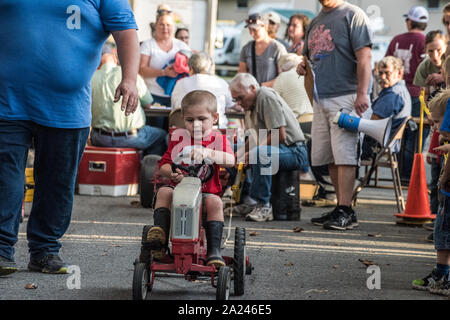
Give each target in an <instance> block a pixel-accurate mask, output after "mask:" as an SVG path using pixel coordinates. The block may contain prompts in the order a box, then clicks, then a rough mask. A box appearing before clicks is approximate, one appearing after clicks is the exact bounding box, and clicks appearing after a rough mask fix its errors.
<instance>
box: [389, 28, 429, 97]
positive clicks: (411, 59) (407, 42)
mask: <svg viewBox="0 0 450 320" xmlns="http://www.w3.org/2000/svg"><path fill="white" fill-rule="evenodd" d="M424 53H425V35H424V34H423V33H421V32H406V33H403V34H399V35H398V36H395V37H394V39H392V41H391V43H390V44H389V47H388V49H387V52H386V56H394V57H397V58H400V59H401V60H402V61H403V67H404V79H405V82H406V87H407V88H408V91H409V94H410V95H411V97H418V96H420V87H417V86H415V85H413V81H414V76H415V75H416V70H417V67H418V66H419V64H420V63H421V62H422V60H423V58H422V55H423V54H424Z"/></svg>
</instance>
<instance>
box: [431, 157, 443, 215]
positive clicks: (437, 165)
mask: <svg viewBox="0 0 450 320" xmlns="http://www.w3.org/2000/svg"><path fill="white" fill-rule="evenodd" d="M440 173H441V162H438V161H437V159H432V160H431V182H430V191H431V193H430V208H431V213H433V214H434V213H437V211H438V207H439V199H438V192H439V189H438V184H439V175H440Z"/></svg>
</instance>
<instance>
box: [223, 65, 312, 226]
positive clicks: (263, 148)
mask: <svg viewBox="0 0 450 320" xmlns="http://www.w3.org/2000/svg"><path fill="white" fill-rule="evenodd" d="M230 90H231V95H232V97H233V99H234V100H235V101H236V104H238V105H240V106H241V107H242V108H243V109H244V110H245V111H246V119H245V127H246V128H247V129H253V130H252V131H253V132H255V133H256V136H257V138H258V140H259V141H257V142H256V144H254V145H253V148H252V143H251V141H252V139H251V138H250V139H248V140H247V142H246V144H245V146H244V147H243V148H241V149H239V150H238V155H240V154H241V155H242V154H244V155H245V164H246V165H248V166H249V168H250V171H251V173H250V176H251V185H250V191H249V197H250V199H251V200H252V202H253V204H250V205H244V204H243V205H242V206H246V209H245V210H246V211H247V212H249V213H248V215H247V219H248V220H252V221H270V220H272V219H273V214H272V207H271V205H270V197H271V192H270V190H271V185H272V175H273V174H275V173H276V171H278V170H301V171H303V172H306V171H308V167H309V162H308V154H307V151H306V147H305V142H304V141H305V137H304V135H303V132H302V130H301V129H300V126H299V125H298V122H297V119H296V118H295V116H294V113H293V112H292V110H291V108H289V106H288V105H287V103H286V102H285V101H284V100H283V98H281V97H280V95H279V94H278V93H277V92H276V91H275V90H273V89H272V88H268V87H260V86H259V84H258V82H257V81H256V79H255V78H254V77H253V76H252V75H251V74H249V73H238V74H237V75H236V76H235V77H234V78H233V80H231V82H230ZM263 130H266V133H267V135H266V137H264V135H262V132H263ZM277 133H278V135H277ZM273 136H274V137H276V138H272V137H273ZM255 145H256V146H255ZM277 164H278V166H277ZM240 213H241V214H244V212H243V211H241V212H240Z"/></svg>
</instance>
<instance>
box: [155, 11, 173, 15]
mask: <svg viewBox="0 0 450 320" xmlns="http://www.w3.org/2000/svg"><path fill="white" fill-rule="evenodd" d="M171 13H172V10H166V9H160V10H157V11H156V14H157V15H158V16H160V15H162V14H171Z"/></svg>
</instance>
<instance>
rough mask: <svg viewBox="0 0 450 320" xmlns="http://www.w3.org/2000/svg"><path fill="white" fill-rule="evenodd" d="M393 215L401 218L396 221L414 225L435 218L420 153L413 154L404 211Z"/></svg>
mask: <svg viewBox="0 0 450 320" xmlns="http://www.w3.org/2000/svg"><path fill="white" fill-rule="evenodd" d="M395 216H396V217H398V218H401V219H398V220H397V223H400V224H414V225H422V224H424V223H428V222H431V220H432V219H434V218H436V215H435V214H431V209H430V201H429V199H428V189H427V179H426V176H425V165H424V162H423V155H422V154H421V153H416V154H415V155H414V162H413V168H412V173H411V179H410V180H409V188H408V198H407V199H406V208H405V212H403V213H398V214H396V215H395Z"/></svg>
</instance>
